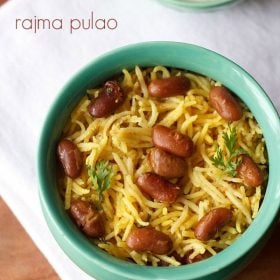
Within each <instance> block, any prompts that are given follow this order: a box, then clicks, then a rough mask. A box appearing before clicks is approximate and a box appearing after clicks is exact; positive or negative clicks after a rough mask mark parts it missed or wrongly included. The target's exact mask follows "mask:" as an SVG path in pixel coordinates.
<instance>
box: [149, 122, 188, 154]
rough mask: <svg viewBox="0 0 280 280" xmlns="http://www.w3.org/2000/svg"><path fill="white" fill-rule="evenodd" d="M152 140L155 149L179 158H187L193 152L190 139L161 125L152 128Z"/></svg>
mask: <svg viewBox="0 0 280 280" xmlns="http://www.w3.org/2000/svg"><path fill="white" fill-rule="evenodd" d="M152 139H153V143H154V145H155V146H156V147H159V148H161V149H163V150H164V151H166V152H169V153H171V154H174V155H176V156H179V157H189V156H191V154H192V152H193V142H192V140H191V138H189V137H188V136H187V135H184V134H181V133H179V132H177V131H176V130H175V129H171V128H168V127H165V126H163V125H155V126H154V127H153V130H152Z"/></svg>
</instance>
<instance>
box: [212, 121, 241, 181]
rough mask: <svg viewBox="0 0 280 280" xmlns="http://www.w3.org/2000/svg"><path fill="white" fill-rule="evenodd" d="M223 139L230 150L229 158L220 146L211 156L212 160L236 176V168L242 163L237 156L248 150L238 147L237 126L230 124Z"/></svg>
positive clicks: (229, 173)
mask: <svg viewBox="0 0 280 280" xmlns="http://www.w3.org/2000/svg"><path fill="white" fill-rule="evenodd" d="M223 139H224V141H225V145H226V148H227V150H228V154H229V156H228V159H227V160H226V158H225V156H224V154H223V152H222V149H221V147H219V146H218V147H217V150H216V153H215V155H214V156H212V157H211V160H212V162H213V164H214V165H215V166H216V167H218V168H220V169H221V170H223V171H224V172H225V173H227V174H228V175H230V176H233V177H234V176H236V173H237V171H236V169H237V167H238V165H239V164H240V163H241V159H240V158H238V157H237V156H238V155H242V154H247V152H246V151H245V150H244V149H242V148H236V142H237V134H236V128H235V127H231V126H230V125H229V132H224V133H223Z"/></svg>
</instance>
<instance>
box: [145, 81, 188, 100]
mask: <svg viewBox="0 0 280 280" xmlns="http://www.w3.org/2000/svg"><path fill="white" fill-rule="evenodd" d="M189 88H190V81H189V79H188V78H187V77H185V76H174V77H170V78H163V79H160V80H153V81H151V83H150V84H149V86H148V90H149V93H150V95H151V96H153V97H169V96H175V95H180V94H185V93H186V92H187V91H188V90H189Z"/></svg>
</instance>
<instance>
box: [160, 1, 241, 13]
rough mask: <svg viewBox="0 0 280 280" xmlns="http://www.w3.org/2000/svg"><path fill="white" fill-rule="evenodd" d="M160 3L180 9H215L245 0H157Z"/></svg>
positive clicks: (201, 10)
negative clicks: (200, 0) (201, 0)
mask: <svg viewBox="0 0 280 280" xmlns="http://www.w3.org/2000/svg"><path fill="white" fill-rule="evenodd" d="M157 1H158V2H159V3H161V4H163V5H165V6H168V7H170V8H174V9H177V10H180V11H197V12H199V11H200V12H203V11H215V10H219V9H222V8H226V7H228V6H232V5H235V4H237V3H239V2H241V1H243V0H212V1H211V0H210V1H204V2H196V1H184V0H157Z"/></svg>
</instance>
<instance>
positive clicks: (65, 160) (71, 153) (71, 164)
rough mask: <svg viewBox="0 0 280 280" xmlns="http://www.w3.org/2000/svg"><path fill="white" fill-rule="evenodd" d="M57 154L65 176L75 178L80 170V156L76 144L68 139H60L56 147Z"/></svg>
mask: <svg viewBox="0 0 280 280" xmlns="http://www.w3.org/2000/svg"><path fill="white" fill-rule="evenodd" d="M57 154H58V157H59V159H60V161H61V163H62V166H63V169H64V172H65V174H66V175H67V176H68V177H70V178H77V177H78V176H79V175H80V173H81V169H82V156H81V153H80V151H79V149H78V147H77V146H76V144H75V143H74V142H72V141H70V140H68V139H62V140H61V141H60V142H59V143H58V146H57Z"/></svg>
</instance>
